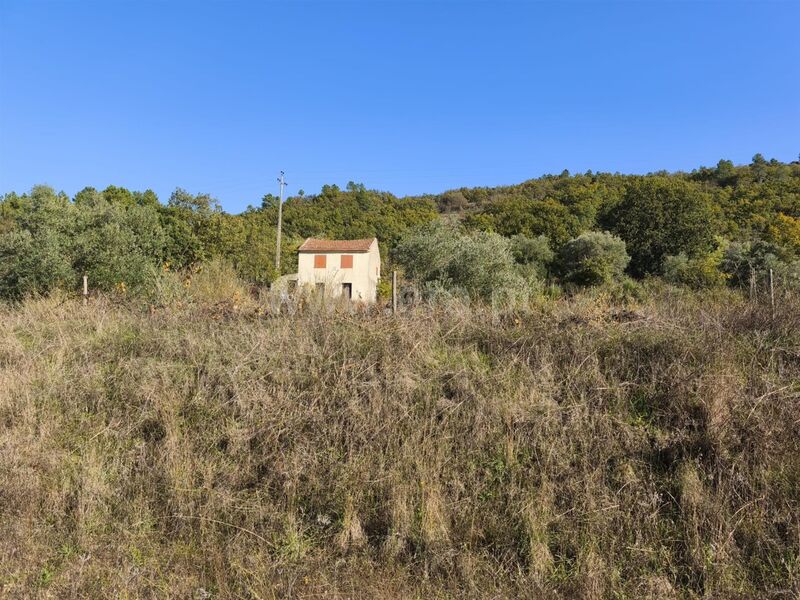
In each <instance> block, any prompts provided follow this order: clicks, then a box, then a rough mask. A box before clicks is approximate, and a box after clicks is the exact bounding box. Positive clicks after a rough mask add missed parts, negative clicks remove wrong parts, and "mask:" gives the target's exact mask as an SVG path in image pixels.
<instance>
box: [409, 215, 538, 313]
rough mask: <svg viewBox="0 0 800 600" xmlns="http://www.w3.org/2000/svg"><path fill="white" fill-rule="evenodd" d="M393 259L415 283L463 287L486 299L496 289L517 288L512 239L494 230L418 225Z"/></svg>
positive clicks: (518, 281) (520, 284) (518, 282)
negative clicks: (489, 231) (461, 229)
mask: <svg viewBox="0 0 800 600" xmlns="http://www.w3.org/2000/svg"><path fill="white" fill-rule="evenodd" d="M394 257H395V260H396V261H397V262H398V264H399V265H400V266H402V267H403V269H404V270H405V274H406V276H408V277H410V278H411V279H413V280H415V281H416V282H418V283H423V284H433V285H435V286H438V287H442V288H445V289H448V290H462V291H465V292H467V293H468V294H469V295H470V296H471V297H477V298H483V299H489V298H491V297H492V294H493V293H495V292H502V291H507V290H510V289H519V288H522V287H524V285H525V282H524V281H523V279H522V278H521V277H520V276H519V275H518V274H517V273H516V270H515V268H514V257H513V256H512V254H511V242H510V240H508V239H507V238H504V237H502V236H499V235H497V234H495V233H487V232H471V233H464V232H462V231H459V230H458V229H455V228H453V227H451V226H448V225H444V224H442V223H434V224H429V225H425V226H423V227H419V228H417V229H414V230H412V231H410V232H409V233H407V234H406V235H405V236H403V238H402V239H401V240H400V243H399V244H398V246H397V248H396V250H395V253H394Z"/></svg>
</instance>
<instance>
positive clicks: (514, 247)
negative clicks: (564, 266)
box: [511, 234, 555, 279]
mask: <svg viewBox="0 0 800 600" xmlns="http://www.w3.org/2000/svg"><path fill="white" fill-rule="evenodd" d="M511 254H512V255H513V256H514V260H515V261H516V262H517V264H518V265H522V266H523V267H525V268H524V269H523V270H524V271H527V272H528V273H529V274H531V275H533V276H535V277H537V278H539V279H544V278H545V277H547V273H548V270H549V268H550V264H551V263H552V262H553V259H554V258H555V253H554V252H553V251H552V250H551V248H550V242H549V241H548V239H547V236H544V235H540V236H538V237H535V238H531V237H528V236H526V235H522V234H517V235H515V236H513V237H512V238H511Z"/></svg>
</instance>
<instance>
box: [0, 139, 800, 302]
mask: <svg viewBox="0 0 800 600" xmlns="http://www.w3.org/2000/svg"><path fill="white" fill-rule="evenodd" d="M277 208H278V198H277V197H276V196H274V195H272V194H266V195H265V196H264V197H263V198H262V199H261V203H260V206H258V207H252V206H251V207H248V209H247V210H245V211H244V212H243V213H241V214H228V213H226V212H224V211H223V210H222V209H221V207H220V206H219V203H218V202H217V201H216V200H215V199H214V198H213V197H212V196H210V195H208V194H192V193H189V192H187V191H185V190H183V189H180V188H179V189H176V190H175V192H173V193H172V194H171V196H170V197H169V198H168V199H167V201H166V203H162V202H161V201H160V200H159V198H158V197H157V196H156V194H155V193H153V192H152V191H151V190H146V191H143V192H139V191H132V190H127V189H125V188H122V187H117V186H109V187H107V188H106V189H104V190H96V189H94V188H91V187H87V188H84V189H83V190H81V191H80V192H78V193H77V194H76V195H75V196H74V197H72V198H70V197H68V196H67V195H66V194H64V193H63V192H56V191H55V190H54V189H52V188H50V187H47V186H35V187H34V188H33V189H32V190H30V191H29V192H26V193H22V194H17V193H15V192H10V193H7V194H5V195H4V196H3V197H2V199H0V298H3V299H6V300H17V299H20V298H23V297H25V296H26V295H30V294H47V293H49V292H50V291H52V290H54V289H59V288H65V289H75V288H76V286H77V282H78V281H79V279H80V276H81V275H82V274H84V273H85V274H88V275H89V277H90V280H91V281H92V285H93V287H94V288H96V289H101V290H114V289H116V290H121V291H125V292H133V291H135V290H139V289H144V288H146V287H147V286H148V285H150V284H151V282H152V281H153V279H154V278H156V277H158V276H159V274H161V273H164V272H167V271H179V272H191V270H192V269H196V268H198V267H199V266H200V265H202V264H204V263H206V262H208V261H210V260H213V259H223V260H225V261H227V262H229V263H230V264H231V265H232V266H233V267H234V269H235V270H236V272H237V274H238V275H239V276H240V277H241V278H242V279H243V280H244V281H246V282H249V283H251V284H254V285H266V284H269V283H271V282H272V281H274V280H275V278H276V277H278V276H279V275H280V274H281V273H277V272H276V271H275V269H274V266H273V265H274V252H275V228H276V223H277ZM283 218H284V223H283V231H284V237H283V240H282V256H283V259H284V260H283V262H282V273H289V272H293V271H294V270H295V268H296V249H297V247H298V246H299V244H300V243H302V241H303V240H304V239H305V238H306V237H327V238H340V239H347V238H364V237H372V236H375V237H377V238H378V239H379V241H380V243H381V254H382V256H383V257H384V260H385V261H386V262H387V265H385V266H386V267H387V268H395V267H398V268H400V269H402V270H403V271H404V272H405V273H406V275H407V276H408V277H410V278H413V279H416V280H417V281H419V282H421V283H429V284H435V285H439V286H445V287H446V286H459V287H461V288H464V289H466V290H467V291H468V292H470V293H473V294H475V295H484V296H485V295H486V294H488V293H489V291H490V290H494V289H497V288H498V287H507V286H511V287H517V288H518V287H520V286H523V287H524V286H525V285H528V284H530V283H531V282H541V281H544V280H547V279H550V280H552V281H558V282H560V283H563V284H574V285H593V284H598V283H604V282H607V281H610V280H615V279H617V280H619V279H622V278H628V277H629V278H634V279H638V278H642V277H648V276H662V277H665V278H666V279H668V280H670V281H672V282H674V283H680V284H685V285H691V286H693V287H711V286H717V285H726V284H729V285H747V284H748V282H750V281H751V280H752V279H753V278H761V277H764V275H765V273H766V272H767V271H768V270H769V269H772V270H773V271H774V272H776V273H779V274H780V276H781V277H783V278H784V280H785V281H787V282H798V281H800V162H792V163H784V162H780V161H777V160H774V159H773V160H766V159H765V158H764V157H763V156H761V155H759V154H757V155H756V156H754V157H753V159H752V161H751V163H749V164H746V165H739V166H736V165H734V164H733V163H732V162H731V161H727V160H720V161H719V163H718V164H717V165H716V167H701V168H698V169H696V170H694V171H692V172H689V173H684V172H678V173H667V172H657V173H652V174H648V175H641V176H640V175H621V174H618V173H617V174H612V173H593V172H587V173H584V174H578V175H572V174H570V173H569V172H567V171H564V172H563V173H561V174H560V175H547V176H543V177H540V178H537V179H532V180H529V181H526V182H524V183H521V184H519V185H514V186H502V187H495V188H462V189H457V190H450V191H447V192H444V193H442V194H438V195H424V196H416V197H404V198H398V197H397V196H394V195H393V194H391V193H388V192H383V191H377V190H369V189H367V188H366V187H365V186H364V185H363V184H356V183H352V182H351V183H349V184H348V185H347V186H346V188H345V189H341V188H339V187H338V186H335V185H326V186H323V188H322V190H321V191H320V192H319V193H318V194H313V195H305V194H302V193H301V194H298V195H296V196H292V197H289V198H288V199H287V200H286V202H285V204H284V207H283Z"/></svg>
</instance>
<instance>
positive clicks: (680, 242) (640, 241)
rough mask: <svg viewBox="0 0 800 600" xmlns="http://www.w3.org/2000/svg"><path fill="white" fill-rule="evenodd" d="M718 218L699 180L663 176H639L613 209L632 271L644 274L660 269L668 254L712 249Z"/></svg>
mask: <svg viewBox="0 0 800 600" xmlns="http://www.w3.org/2000/svg"><path fill="white" fill-rule="evenodd" d="M715 220H716V215H715V212H714V208H713V205H712V203H711V199H710V196H709V194H707V193H706V192H704V191H703V190H702V188H701V187H700V186H699V185H697V184H695V183H692V182H689V181H685V180H682V179H677V178H669V177H662V176H655V177H641V178H637V179H634V180H633V181H632V182H630V184H629V185H628V186H627V188H626V190H625V193H624V195H623V197H622V200H621V201H620V203H619V204H618V205H616V206H615V207H614V208H613V210H611V211H610V213H609V224H610V226H611V230H612V231H613V232H614V233H616V234H617V235H619V236H620V237H621V238H622V239H623V240H625V244H626V245H627V249H628V251H629V252H630V254H631V272H632V273H633V274H634V275H639V276H641V275H645V274H648V273H652V274H658V273H660V272H661V269H662V266H663V262H664V258H665V257H666V256H669V255H676V254H678V253H680V252H684V253H686V254H687V255H688V256H694V255H696V254H701V253H704V252H707V251H709V250H710V249H711V247H712V244H713V241H714V233H715Z"/></svg>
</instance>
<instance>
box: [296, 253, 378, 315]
mask: <svg viewBox="0 0 800 600" xmlns="http://www.w3.org/2000/svg"><path fill="white" fill-rule="evenodd" d="M345 254H346V255H349V256H352V257H353V268H352V269H342V268H341V262H342V255H345ZM318 255H324V256H325V257H326V266H325V268H324V269H317V268H314V257H315V256H318ZM380 269H381V257H380V253H379V251H378V243H377V242H376V241H374V242H372V245H371V246H370V249H369V252H300V253H299V254H298V257H297V283H298V285H300V286H315V285H316V284H318V283H322V284H324V285H325V295H326V296H328V297H333V298H335V297H338V296H341V295H342V291H343V290H342V284H344V283H350V284H352V287H353V295H352V299H353V300H360V301H362V302H375V300H376V298H377V293H378V279H379V278H380Z"/></svg>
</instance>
